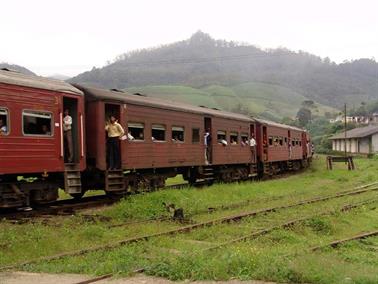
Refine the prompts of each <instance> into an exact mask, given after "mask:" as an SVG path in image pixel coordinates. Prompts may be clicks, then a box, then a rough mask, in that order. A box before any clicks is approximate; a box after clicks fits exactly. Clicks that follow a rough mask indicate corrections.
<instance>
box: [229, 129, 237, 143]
mask: <svg viewBox="0 0 378 284" xmlns="http://www.w3.org/2000/svg"><path fill="white" fill-rule="evenodd" d="M230 144H231V145H237V144H239V134H238V133H237V132H231V133H230Z"/></svg>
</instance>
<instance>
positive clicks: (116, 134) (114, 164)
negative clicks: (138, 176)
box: [105, 115, 125, 170]
mask: <svg viewBox="0 0 378 284" xmlns="http://www.w3.org/2000/svg"><path fill="white" fill-rule="evenodd" d="M109 120H110V121H107V122H106V125H105V131H107V132H108V140H107V157H108V159H107V160H108V162H109V165H108V168H109V170H113V169H120V168H121V157H120V151H119V140H120V139H121V137H122V136H123V135H124V134H125V131H124V130H123V128H122V126H121V124H119V123H118V121H117V119H116V117H115V116H114V115H111V116H110V117H109Z"/></svg>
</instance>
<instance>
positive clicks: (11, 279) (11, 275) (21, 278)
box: [0, 272, 274, 284]
mask: <svg viewBox="0 0 378 284" xmlns="http://www.w3.org/2000/svg"><path fill="white" fill-rule="evenodd" d="M93 278H94V277H90V276H85V275H78V274H47V273H28V272H4V273H0V284H51V283H53V284H74V283H80V282H82V281H85V280H89V279H93ZM94 283H97V284H150V283H151V284H152V283H153V284H173V283H175V284H176V283H185V284H186V283H195V284H212V283H216V284H226V283H227V284H240V283H242V284H274V283H273V282H263V281H239V280H230V281H218V282H216V281H198V282H190V281H184V282H173V281H169V280H166V279H163V278H157V277H150V276H145V275H142V274H141V275H137V276H133V277H128V278H109V279H104V280H101V281H96V282H94Z"/></svg>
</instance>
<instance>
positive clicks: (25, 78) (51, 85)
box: [0, 69, 83, 95]
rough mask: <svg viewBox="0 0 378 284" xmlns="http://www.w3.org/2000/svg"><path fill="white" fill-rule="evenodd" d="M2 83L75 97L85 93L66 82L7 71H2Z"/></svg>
mask: <svg viewBox="0 0 378 284" xmlns="http://www.w3.org/2000/svg"><path fill="white" fill-rule="evenodd" d="M0 83H4V84H10V85H17V86H24V87H31V88H37V89H43V90H49V91H56V92H62V93H68V94H74V95H83V92H81V91H80V90H78V89H77V88H75V87H74V86H72V85H70V84H68V83H66V82H64V81H61V80H55V79H49V78H45V77H41V76H33V75H25V74H22V73H19V72H16V71H10V70H7V69H0Z"/></svg>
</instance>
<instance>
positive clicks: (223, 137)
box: [217, 130, 227, 144]
mask: <svg viewBox="0 0 378 284" xmlns="http://www.w3.org/2000/svg"><path fill="white" fill-rule="evenodd" d="M217 141H218V143H221V144H224V142H226V143H227V137H226V131H223V130H218V131H217Z"/></svg>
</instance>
